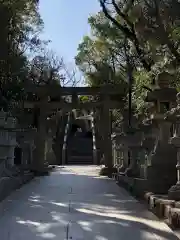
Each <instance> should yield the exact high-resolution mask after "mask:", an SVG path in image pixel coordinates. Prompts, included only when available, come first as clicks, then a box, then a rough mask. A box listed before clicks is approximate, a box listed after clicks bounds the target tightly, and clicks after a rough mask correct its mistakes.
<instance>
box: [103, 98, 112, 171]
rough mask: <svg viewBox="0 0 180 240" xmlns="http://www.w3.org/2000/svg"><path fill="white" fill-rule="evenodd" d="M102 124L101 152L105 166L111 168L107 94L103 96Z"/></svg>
mask: <svg viewBox="0 0 180 240" xmlns="http://www.w3.org/2000/svg"><path fill="white" fill-rule="evenodd" d="M102 125H103V152H104V162H105V167H107V168H112V167H113V164H112V142H111V121H110V113H109V96H108V95H105V96H104V103H103V108H102Z"/></svg>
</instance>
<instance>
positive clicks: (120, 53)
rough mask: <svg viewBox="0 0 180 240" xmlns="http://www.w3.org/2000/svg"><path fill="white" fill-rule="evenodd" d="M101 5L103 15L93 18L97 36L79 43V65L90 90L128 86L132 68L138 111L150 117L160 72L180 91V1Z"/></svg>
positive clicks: (93, 27)
mask: <svg viewBox="0 0 180 240" xmlns="http://www.w3.org/2000/svg"><path fill="white" fill-rule="evenodd" d="M99 2H100V5H101V8H102V11H100V12H99V13H97V14H95V15H93V16H91V17H90V18H89V19H88V22H89V24H90V27H91V30H92V34H91V36H85V37H84V39H83V41H82V43H81V44H80V45H79V48H78V54H77V56H76V64H77V65H78V66H79V68H80V70H81V71H82V72H83V74H84V76H85V78H86V82H87V83H88V85H90V86H100V85H103V84H107V83H111V84H122V85H123V84H126V85H127V80H126V79H127V77H128V75H130V69H133V85H132V86H133V92H132V101H133V108H134V109H135V112H136V113H137V114H142V113H146V109H147V106H146V103H145V101H144V99H145V96H146V93H147V91H148V88H151V84H152V83H153V82H154V79H155V77H156V76H157V74H159V73H160V72H162V71H169V72H170V73H171V74H173V76H174V79H173V80H172V81H171V82H170V85H171V87H175V88H177V89H180V67H179V64H180V44H179V41H180V27H179V22H180V11H179V8H180V3H179V1H178V0H160V1H157V0H148V1H145V0H142V1H131V0H129V1H125V0H118V1H115V0H110V1H106V0H99ZM128 59H129V61H127V60H128ZM127 66H130V68H128V67H127ZM126 94H127V92H125V95H126ZM126 97H127V95H126ZM126 99H127V98H126Z"/></svg>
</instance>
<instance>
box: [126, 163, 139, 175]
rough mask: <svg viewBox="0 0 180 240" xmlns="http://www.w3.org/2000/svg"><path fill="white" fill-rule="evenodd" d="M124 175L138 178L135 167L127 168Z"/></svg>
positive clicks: (137, 171) (137, 170)
mask: <svg viewBox="0 0 180 240" xmlns="http://www.w3.org/2000/svg"><path fill="white" fill-rule="evenodd" d="M124 174H125V175H127V176H128V177H137V176H139V169H138V166H137V167H128V168H127V169H126V170H125V171H124Z"/></svg>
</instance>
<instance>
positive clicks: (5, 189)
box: [0, 173, 34, 201]
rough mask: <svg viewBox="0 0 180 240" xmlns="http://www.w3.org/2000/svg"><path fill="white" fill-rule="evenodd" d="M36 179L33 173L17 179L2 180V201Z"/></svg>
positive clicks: (0, 198) (0, 193)
mask: <svg viewBox="0 0 180 240" xmlns="http://www.w3.org/2000/svg"><path fill="white" fill-rule="evenodd" d="M33 177H34V174H33V173H27V174H24V175H21V176H17V177H12V178H11V177H3V178H0V201H2V200H3V199H5V198H6V197H7V196H8V195H10V194H11V193H12V192H13V191H14V190H16V189H18V188H20V187H21V186H22V185H23V184H26V183H28V182H29V181H30V180H32V179H33Z"/></svg>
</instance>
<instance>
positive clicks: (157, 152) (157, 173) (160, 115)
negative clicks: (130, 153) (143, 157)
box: [146, 72, 177, 193]
mask: <svg viewBox="0 0 180 240" xmlns="http://www.w3.org/2000/svg"><path fill="white" fill-rule="evenodd" d="M171 78H172V76H171V75H170V74H169V73H167V72H163V73H160V74H159V75H158V76H157V79H156V85H155V87H154V89H153V90H152V91H150V92H148V94H147V97H146V101H147V102H149V103H153V105H154V106H153V107H151V110H152V111H151V113H150V116H149V119H148V121H149V123H150V122H151V124H152V135H153V138H155V140H154V147H153V148H152V150H151V152H150V154H149V156H148V162H149V165H148V166H147V171H146V172H147V179H148V184H149V188H150V190H151V191H154V192H157V193H166V192H167V190H168V189H169V187H170V186H172V184H173V182H174V171H175V167H174V166H175V165H174V164H175V162H176V150H175V148H174V147H173V146H172V145H170V144H169V137H170V129H171V125H172V124H171V123H170V122H167V121H165V120H164V113H165V112H167V111H168V110H169V109H171V108H172V107H173V106H174V104H175V102H176V93H177V91H176V89H174V88H170V87H169V82H170V80H171Z"/></svg>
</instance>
